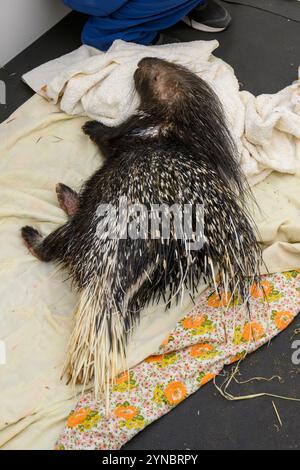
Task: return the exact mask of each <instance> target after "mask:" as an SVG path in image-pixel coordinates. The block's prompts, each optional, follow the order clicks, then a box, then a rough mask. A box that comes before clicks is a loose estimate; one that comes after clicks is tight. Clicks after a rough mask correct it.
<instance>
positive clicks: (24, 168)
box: [0, 43, 300, 449]
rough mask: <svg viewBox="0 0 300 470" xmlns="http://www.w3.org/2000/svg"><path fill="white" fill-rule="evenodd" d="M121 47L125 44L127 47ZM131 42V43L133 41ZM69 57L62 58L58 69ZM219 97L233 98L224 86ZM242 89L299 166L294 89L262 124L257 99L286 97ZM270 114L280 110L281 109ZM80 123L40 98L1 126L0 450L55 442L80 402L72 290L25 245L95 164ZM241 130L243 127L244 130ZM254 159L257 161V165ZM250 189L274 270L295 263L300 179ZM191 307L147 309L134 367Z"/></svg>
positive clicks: (59, 215)
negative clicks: (25, 231) (69, 360)
mask: <svg viewBox="0 0 300 470" xmlns="http://www.w3.org/2000/svg"><path fill="white" fill-rule="evenodd" d="M118 47H123V48H125V46H124V44H119V46H118ZM128 47H129V50H131V49H132V47H133V46H131V45H129V46H128ZM176 47H178V46H176ZM185 47H186V46H185ZM198 47H199V48H200V49H199V51H200V50H202V49H203V50H205V48H207V47H208V45H207V44H205V43H204V44H202V43H198ZM210 47H211V45H210ZM194 49H195V46H194V45H193V47H192V50H194ZM187 50H188V48H186V49H185V51H187ZM147 52H148V50H147ZM124 54H125V52H124ZM184 54H186V52H185V53H184ZM200 55H201V54H200ZM206 57H209V56H207V55H206ZM99 58H100V57H99ZM99 58H98V60H99ZM93 60H95V58H93ZM102 60H103V58H102ZM210 60H211V61H212V67H216V68H218V67H219V66H218V65H217V64H216V63H215V64H214V62H215V60H217V59H212V58H211V59H210ZM204 62H205V60H204ZM65 64H66V61H65V60H63V64H62V66H63V65H65ZM112 65H113V66H114V67H116V66H115V64H112ZM220 66H221V63H220ZM121 67H122V66H121V65H120V68H121ZM222 67H223V68H224V70H226V74H227V81H226V79H225V76H224V77H223V78H224V80H223V81H222V83H223V86H224V87H225V88H226V83H227V82H228V83H231V80H232V70H231V69H230V68H229V67H228V66H226V65H225V64H224V63H223V62H222ZM115 73H117V71H115ZM207 73H208V71H207ZM216 73H217V72H216ZM81 78H82V76H81V75H79V76H78V77H77V79H78V80H79V81H80V80H81ZM74 79H75V78H74ZM54 82H55V80H53V81H52V80H51V83H54ZM71 82H72V80H71V81H70V86H71ZM216 83H217V80H216ZM124 85H125V84H124ZM68 86H69V85H68ZM103 86H104V83H103ZM236 87H237V84H236ZM100 88H101V87H100V85H99V90H100ZM119 88H122V87H120V86H119V83H118V84H117V86H116V88H115V93H116V94H117V93H118V92H119V93H121V91H120V90H119ZM49 89H50V85H49ZM228 90H229V87H228V88H227V91H228ZM99 92H100V91H99ZM223 95H224V96H225V95H226V100H227V101H230V93H228V92H226V89H225V91H224V92H223ZM110 96H112V94H111V95H110ZM242 96H243V100H244V101H243V102H244V103H245V106H246V104H247V106H246V108H245V107H244V108H243V111H242V112H243V113H244V114H249V115H250V114H251V113H252V114H253V115H254V116H256V118H257V121H256V120H253V123H254V122H258V121H259V122H261V123H263V122H266V123H267V124H268V125H267V124H266V126H265V128H267V127H268V126H269V132H268V135H269V137H270V140H269V143H268V145H269V147H270V146H272V145H273V144H274V146H273V148H272V150H274V160H275V157H276V161H277V163H278V165H279V164H281V165H282V167H284V166H285V161H287V163H288V164H290V166H289V170H288V171H289V172H294V171H295V166H296V165H295V162H296V154H297V152H298V154H299V141H298V140H296V129H295V128H294V127H295V123H296V120H297V119H299V113H298V112H296V111H295V109H296V107H295V106H294V105H292V101H293V99H296V90H295V88H294V87H291V88H288V89H287V90H285V91H284V92H283V93H282V100H283V101H284V102H285V103H289V106H290V108H289V110H288V109H287V108H286V107H285V108H284V110H283V111H282V112H281V117H280V118H278V120H277V122H275V119H274V117H273V118H272V120H270V119H267V118H266V121H265V120H264V119H265V117H266V116H267V113H266V108H265V107H264V106H263V105H261V109H263V110H264V115H260V114H259V113H258V111H257V109H258V108H257V106H258V105H257V103H258V102H261V103H265V102H268V101H269V109H270V110H272V109H273V108H272V106H273V105H271V103H274V102H275V101H277V102H279V101H280V100H281V98H280V96H281V95H276V97H275V98H274V97H273V98H272V97H271V98H267V97H262V98H258V99H256V100H255V99H254V98H253V97H250V95H248V94H245V93H244V94H243V95H242ZM292 98H293V99H292ZM84 101H85V100H84V99H83V97H82V99H79V100H78V102H77V104H78V106H82V103H83V102H84ZM116 102H117V101H116ZM232 102H235V100H234V99H232ZM99 109H100V107H99ZM239 109H240V110H241V109H242V108H239ZM70 111H71V110H70ZM74 112H75V109H73V113H74ZM77 112H79V109H78V111H77ZM80 112H83V110H82V109H81V111H80ZM272 112H273V111H272ZM274 113H275V116H276V115H279V114H280V113H279V111H278V110H277V111H276V112H275V111H274ZM278 113H279V114H278ZM116 114H117V111H116ZM244 114H243V115H244ZM271 114H272V113H271ZM288 116H290V119H288ZM256 118H255V119H256ZM271 121H272V122H273V127H272V125H271ZM84 122H85V118H83V117H78V116H71V115H67V114H65V113H64V112H62V111H60V108H59V105H56V104H54V103H50V102H47V101H46V100H44V99H43V98H41V97H39V96H37V95H36V96H35V97H33V98H32V99H31V100H30V101H28V102H27V103H26V104H25V105H24V106H23V107H21V108H20V109H19V110H18V111H17V112H16V113H15V114H14V115H13V116H11V118H10V119H8V120H7V121H6V122H5V123H3V124H2V125H1V126H0V227H1V229H0V289H1V297H0V299H1V300H0V302H1V304H0V340H3V341H4V342H5V345H6V350H7V363H6V365H3V366H2V365H0V446H2V448H3V449H16V448H21V449H48V448H49V449H50V448H52V447H53V445H54V443H55V441H56V439H57V437H58V435H59V433H60V431H61V430H62V429H63V426H64V421H65V419H66V417H67V416H68V413H69V411H70V409H71V408H73V407H74V405H75V403H76V400H77V398H76V397H75V396H74V391H73V390H72V389H71V388H70V387H68V386H66V385H65V382H64V381H60V373H61V368H62V364H63V361H64V358H65V354H66V349H67V344H68V338H69V335H70V331H71V328H72V315H73V312H74V309H75V304H76V301H77V299H76V296H75V295H74V294H73V293H72V291H71V289H70V285H69V283H68V282H67V281H65V277H66V276H65V275H64V274H63V273H61V272H58V270H57V268H56V267H55V266H54V265H52V264H43V263H40V262H39V261H38V260H36V259H35V258H33V257H32V256H31V255H30V254H29V253H28V252H27V250H26V248H25V247H24V245H23V243H22V240H21V238H20V233H19V230H20V228H21V227H22V226H23V225H25V224H32V225H35V226H37V227H38V228H39V229H40V230H41V231H42V232H43V233H45V234H48V233H49V232H50V231H52V230H53V229H54V228H55V227H57V226H58V225H60V224H62V223H64V221H65V215H64V213H63V212H62V210H61V209H60V208H59V207H58V204H57V201H56V196H55V185H56V183H57V182H59V181H61V182H64V183H66V184H68V185H70V186H71V187H74V188H75V189H78V188H79V187H80V185H81V183H82V182H83V180H84V179H86V178H87V177H88V176H89V175H90V174H91V173H92V172H93V171H94V170H95V168H96V167H97V166H98V165H99V163H100V155H99V154H98V151H97V149H96V147H95V146H94V145H93V144H92V143H91V142H90V141H89V140H88V139H87V137H86V136H84V135H83V134H82V132H81V126H82V124H83V123H84ZM239 122H240V123H241V119H239ZM240 125H241V124H240ZM258 127H259V126H258ZM262 127H264V126H262ZM242 128H243V126H242V125H241V128H240V131H239V132H240V133H241V132H242ZM254 128H255V126H254V125H253V126H252V129H254ZM270 129H273V132H272V131H270ZM299 129H300V127H298V131H299ZM293 133H294V134H295V135H293ZM259 135H261V134H259ZM274 135H275V137H274ZM243 139H245V136H243ZM273 139H274V140H273ZM279 141H280V145H279V146H278V147H276V145H275V143H276V144H277V142H279ZM271 142H273V144H271ZM285 143H286V145H285ZM247 145H249V148H250V147H251V148H252V147H253V150H252V152H254V149H258V150H257V152H258V153H259V154H261V153H260V152H261V149H260V147H259V146H256V147H254V144H253V143H252V144H251V145H250V144H249V143H248V144H247ZM270 148H271V147H270ZM276 149H277V150H276ZM292 149H293V151H292ZM292 156H293V158H292ZM251 158H252V157H251ZM255 161H256V162H257V168H258V167H259V165H260V163H259V162H258V160H255ZM292 162H293V165H294V166H293V165H292ZM288 164H287V166H288ZM267 171H268V172H269V171H270V167H268V169H267ZM259 177H261V174H260V175H259ZM254 191H255V194H256V196H257V199H258V203H259V205H260V206H261V212H259V211H257V214H256V215H255V218H256V221H257V223H258V226H259V229H260V231H261V235H262V239H263V240H264V242H265V245H266V250H265V253H264V255H265V260H266V262H267V265H268V267H269V270H270V272H276V271H284V270H288V269H297V268H299V266H300V177H299V176H298V175H295V176H291V175H288V174H286V175H280V174H279V173H275V172H274V173H273V174H272V175H270V176H269V177H268V178H267V179H265V180H264V181H263V182H261V183H260V184H258V185H257V186H256V187H255V188H254ZM190 308H191V304H190V301H189V299H188V298H185V299H184V301H183V305H181V306H178V308H176V309H174V310H172V311H171V312H167V313H166V312H164V310H163V308H162V307H161V306H159V307H156V308H151V309H148V310H147V311H145V312H144V314H143V318H142V322H141V326H140V328H139V329H138V330H137V332H136V334H135V336H134V338H133V340H132V343H131V346H130V354H129V363H130V365H134V364H136V363H138V362H140V361H141V360H142V359H144V358H145V357H146V356H148V355H149V354H151V353H152V352H153V351H155V350H157V348H158V346H159V345H160V344H161V342H162V340H163V339H164V338H165V337H166V335H167V333H168V332H169V331H170V330H171V329H172V327H173V326H174V325H175V324H176V322H177V321H178V320H179V319H180V318H182V317H184V316H185V315H186V313H187V312H188V310H190ZM77 392H78V390H77Z"/></svg>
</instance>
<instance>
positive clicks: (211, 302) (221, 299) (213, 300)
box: [207, 292, 231, 308]
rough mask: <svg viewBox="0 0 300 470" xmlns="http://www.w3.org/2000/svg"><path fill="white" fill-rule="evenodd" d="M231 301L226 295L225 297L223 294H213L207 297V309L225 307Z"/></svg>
mask: <svg viewBox="0 0 300 470" xmlns="http://www.w3.org/2000/svg"><path fill="white" fill-rule="evenodd" d="M230 299H231V295H230V294H229V293H228V294H227V295H226V294H225V293H223V294H222V295H221V296H220V295H219V294H218V293H217V292H214V293H213V294H212V295H210V296H209V298H208V301H207V305H208V306H209V307H214V308H219V307H226V306H227V305H228V304H229V302H230Z"/></svg>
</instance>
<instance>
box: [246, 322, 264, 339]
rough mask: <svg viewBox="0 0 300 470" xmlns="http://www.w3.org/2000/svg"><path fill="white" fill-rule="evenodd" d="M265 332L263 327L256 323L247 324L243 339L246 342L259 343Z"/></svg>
mask: <svg viewBox="0 0 300 470" xmlns="http://www.w3.org/2000/svg"><path fill="white" fill-rule="evenodd" d="M264 334H265V332H264V329H263V327H262V326H261V325H260V324H259V323H256V322H252V323H247V324H246V325H245V327H244V331H243V338H244V340H245V341H247V342H249V341H259V340H260V339H261V338H262V337H263V336H264Z"/></svg>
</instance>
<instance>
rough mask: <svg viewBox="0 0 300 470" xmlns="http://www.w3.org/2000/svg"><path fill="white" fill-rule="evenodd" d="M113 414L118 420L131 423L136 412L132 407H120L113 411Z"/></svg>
mask: <svg viewBox="0 0 300 470" xmlns="http://www.w3.org/2000/svg"><path fill="white" fill-rule="evenodd" d="M114 413H115V415H116V416H117V417H118V418H122V419H125V421H131V420H132V419H134V418H135V417H136V416H137V414H138V410H137V409H136V408H135V407H134V406H124V405H121V406H118V407H117V408H116V409H115V411H114Z"/></svg>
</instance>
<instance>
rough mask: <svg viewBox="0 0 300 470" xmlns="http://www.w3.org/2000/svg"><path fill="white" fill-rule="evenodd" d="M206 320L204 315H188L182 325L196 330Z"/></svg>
mask: <svg viewBox="0 0 300 470" xmlns="http://www.w3.org/2000/svg"><path fill="white" fill-rule="evenodd" d="M204 322H205V317H204V315H197V316H196V317H193V316H191V317H187V318H185V319H184V320H183V322H182V326H183V328H186V329H191V330H194V329H196V328H200V327H201V326H202V325H203V324H204Z"/></svg>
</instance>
